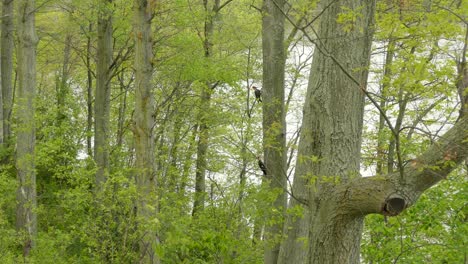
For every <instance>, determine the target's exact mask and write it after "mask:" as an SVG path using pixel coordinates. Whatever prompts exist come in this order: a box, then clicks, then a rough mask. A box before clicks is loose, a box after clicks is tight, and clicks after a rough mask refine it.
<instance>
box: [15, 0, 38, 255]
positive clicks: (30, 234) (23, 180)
mask: <svg viewBox="0 0 468 264" xmlns="http://www.w3.org/2000/svg"><path fill="white" fill-rule="evenodd" d="M34 17H35V2H34V0H32V1H28V0H23V1H19V2H18V41H19V43H18V77H19V78H18V82H19V84H18V112H17V116H18V131H17V143H16V167H17V179H18V190H17V194H16V195H17V196H16V197H17V211H16V227H17V230H18V232H19V233H20V235H21V236H22V241H21V246H22V248H23V255H24V256H25V257H28V256H29V254H30V250H31V249H32V248H33V247H34V246H35V244H36V241H35V240H36V234H37V212H36V208H37V197H36V174H35V163H34V159H35V155H34V147H35V143H36V138H35V124H34V122H35V119H34V97H35V92H36V45H37V42H38V38H37V36H36V31H35V25H34V24H35V21H34V20H35V19H34Z"/></svg>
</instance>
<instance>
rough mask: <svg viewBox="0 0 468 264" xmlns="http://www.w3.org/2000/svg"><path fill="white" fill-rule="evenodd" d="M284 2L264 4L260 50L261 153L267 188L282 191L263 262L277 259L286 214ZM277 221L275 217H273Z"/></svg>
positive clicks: (267, 0)
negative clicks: (267, 180)
mask: <svg viewBox="0 0 468 264" xmlns="http://www.w3.org/2000/svg"><path fill="white" fill-rule="evenodd" d="M284 5H285V1H284V0H265V1H263V12H264V14H263V17H262V50H263V88H262V98H263V103H262V108H263V150H264V163H265V166H266V168H267V175H266V177H267V178H268V179H269V180H270V182H269V185H270V188H272V189H275V190H281V192H280V194H279V195H278V197H277V198H276V200H275V201H274V203H273V205H272V211H277V212H279V214H280V217H279V219H277V220H275V221H274V223H273V224H271V225H267V226H266V227H265V239H266V248H265V253H264V262H265V263H276V262H277V260H278V255H279V250H280V243H279V239H280V238H281V235H282V228H283V221H282V219H283V216H284V215H285V212H286V203H287V201H286V199H287V198H286V193H285V192H283V191H282V190H283V189H284V188H286V177H287V175H286V171H287V169H286V122H285V114H286V111H285V106H284V100H285V96H284V74H285V72H284V71H285V63H286V54H285V48H284V42H285V40H284V20H285V17H284V15H283V13H282V11H281V10H282V9H283V8H284ZM275 218H276V217H275Z"/></svg>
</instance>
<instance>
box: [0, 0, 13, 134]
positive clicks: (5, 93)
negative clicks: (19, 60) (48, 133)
mask: <svg viewBox="0 0 468 264" xmlns="http://www.w3.org/2000/svg"><path fill="white" fill-rule="evenodd" d="M1 38H2V39H1V67H0V68H1V79H2V81H1V86H2V89H1V92H2V96H1V97H2V98H1V99H2V100H3V109H2V111H3V120H2V121H3V140H4V142H8V141H9V139H10V135H11V125H10V119H11V118H10V117H11V110H12V105H13V86H12V76H13V49H14V46H13V45H14V43H13V0H3V7H2V34H1Z"/></svg>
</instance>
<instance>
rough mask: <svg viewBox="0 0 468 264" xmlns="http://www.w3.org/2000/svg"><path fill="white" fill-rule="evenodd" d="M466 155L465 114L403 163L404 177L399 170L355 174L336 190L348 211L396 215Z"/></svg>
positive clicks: (467, 127) (466, 118) (442, 177)
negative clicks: (379, 174)
mask: <svg viewBox="0 0 468 264" xmlns="http://www.w3.org/2000/svg"><path fill="white" fill-rule="evenodd" d="M467 157H468V116H464V117H463V118H461V119H460V120H459V121H458V122H457V123H456V124H455V126H453V127H452V128H451V129H450V130H449V131H448V132H447V133H445V135H443V136H442V137H441V138H440V139H439V140H437V141H436V142H435V143H434V144H433V145H432V146H431V147H429V149H427V150H426V151H425V152H424V153H423V154H422V155H420V156H419V157H417V158H416V159H414V160H412V161H411V162H410V163H408V164H407V165H406V166H405V175H404V177H405V180H404V182H403V181H402V180H401V178H400V176H399V173H398V172H396V173H391V174H388V175H386V176H373V177H366V178H356V179H354V180H352V181H350V182H349V183H347V184H343V185H341V186H338V187H337V189H336V192H337V193H336V194H337V196H338V197H340V198H339V199H343V197H344V198H346V199H343V201H344V203H343V204H342V206H343V207H344V209H345V210H347V212H349V213H351V214H359V215H367V214H372V213H377V214H382V215H390V216H394V215H398V214H400V213H401V212H402V211H403V210H404V209H406V208H408V207H409V206H411V205H413V204H414V203H415V202H416V201H417V199H418V198H419V196H420V195H421V194H422V193H423V192H424V191H426V190H427V189H429V188H430V187H432V186H434V185H435V184H437V183H438V182H439V181H441V180H443V179H445V178H446V177H447V175H448V174H449V173H450V172H451V171H453V170H454V169H455V168H456V167H457V166H458V165H459V164H460V163H461V162H462V161H463V160H464V159H466V158H467Z"/></svg>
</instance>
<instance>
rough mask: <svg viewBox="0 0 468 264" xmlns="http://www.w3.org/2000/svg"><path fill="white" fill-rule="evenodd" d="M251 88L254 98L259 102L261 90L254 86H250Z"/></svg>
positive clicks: (260, 100)
mask: <svg viewBox="0 0 468 264" xmlns="http://www.w3.org/2000/svg"><path fill="white" fill-rule="evenodd" d="M252 89H253V90H254V91H255V99H256V100H257V101H259V102H262V91H261V90H259V89H258V88H257V87H256V86H252Z"/></svg>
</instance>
